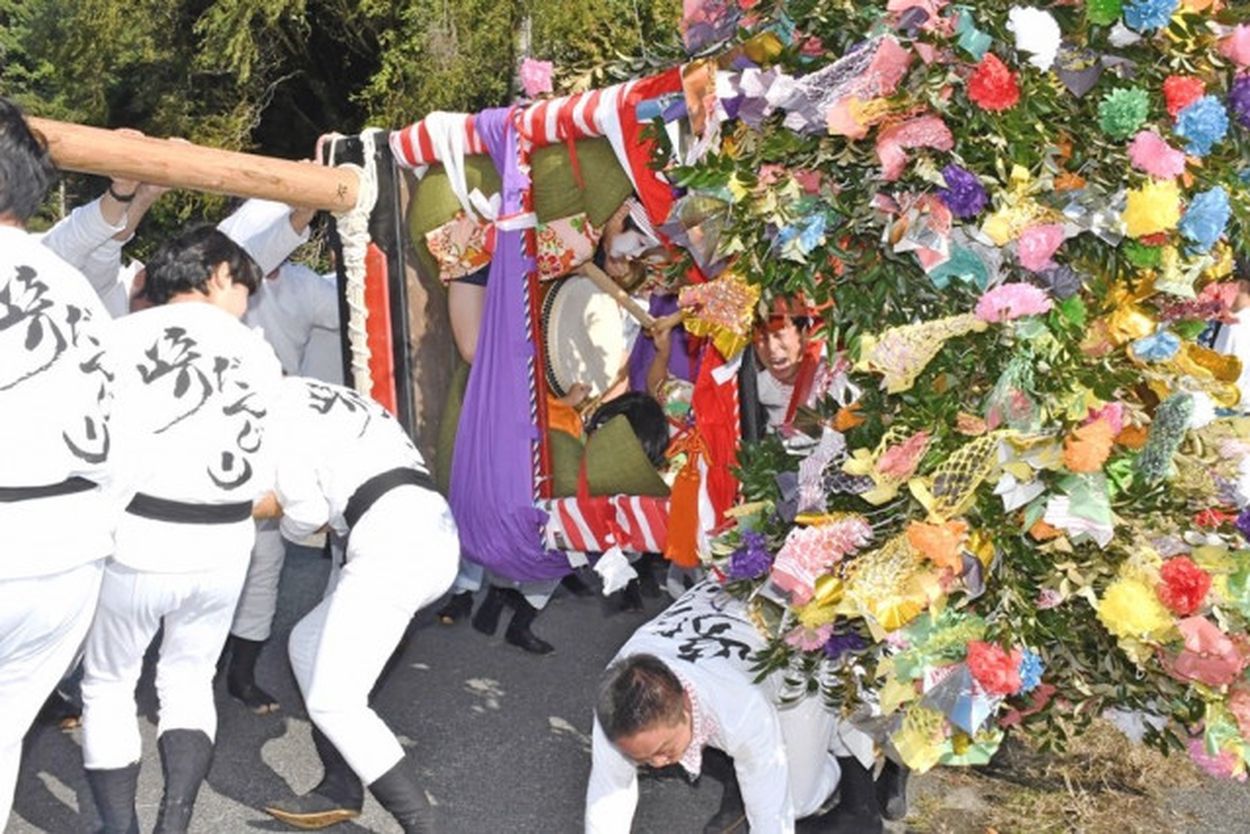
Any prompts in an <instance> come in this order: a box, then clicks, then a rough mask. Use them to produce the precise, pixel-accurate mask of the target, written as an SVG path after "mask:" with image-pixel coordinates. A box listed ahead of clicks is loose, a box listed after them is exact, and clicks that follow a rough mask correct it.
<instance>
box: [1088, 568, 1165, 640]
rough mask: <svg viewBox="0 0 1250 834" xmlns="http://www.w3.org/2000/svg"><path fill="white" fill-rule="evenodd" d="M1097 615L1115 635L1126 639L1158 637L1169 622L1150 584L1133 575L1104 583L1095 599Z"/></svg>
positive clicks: (1159, 637) (1156, 638)
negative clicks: (1102, 589)
mask: <svg viewBox="0 0 1250 834" xmlns="http://www.w3.org/2000/svg"><path fill="white" fill-rule="evenodd" d="M1098 619H1100V620H1102V623H1103V625H1105V626H1106V627H1107V630H1108V631H1110V632H1111V633H1112V634H1114V635H1115V636H1116V637H1120V638H1126V639H1129V640H1159V639H1161V638H1162V637H1163V636H1164V635H1165V634H1167V632H1168V631H1169V630H1170V629H1171V628H1172V622H1173V618H1172V615H1171V614H1170V613H1168V610H1167V609H1166V608H1164V607H1163V603H1161V602H1159V598H1158V597H1157V596H1156V595H1155V591H1154V588H1152V587H1151V586H1150V585H1149V584H1147V583H1146V582H1145V581H1144V580H1142V579H1140V578H1137V577H1132V578H1125V579H1117V580H1116V581H1115V582H1113V583H1111V585H1110V586H1108V587H1107V590H1106V591H1105V592H1104V593H1103V595H1102V600H1101V601H1100V602H1099V603H1098Z"/></svg>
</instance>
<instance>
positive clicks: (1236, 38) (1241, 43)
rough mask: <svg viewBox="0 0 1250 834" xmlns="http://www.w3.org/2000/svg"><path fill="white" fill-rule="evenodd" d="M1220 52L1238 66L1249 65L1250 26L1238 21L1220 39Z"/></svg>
mask: <svg viewBox="0 0 1250 834" xmlns="http://www.w3.org/2000/svg"><path fill="white" fill-rule="evenodd" d="M1220 54H1221V55H1223V56H1224V57H1225V58H1227V59H1228V60H1230V61H1232V62H1233V63H1234V64H1236V65H1237V66H1239V67H1250V26H1247V25H1246V24H1244V23H1239V24H1237V25H1236V26H1235V27H1233V31H1232V32H1230V33H1229V35H1228V37H1226V38H1224V40H1222V41H1220Z"/></svg>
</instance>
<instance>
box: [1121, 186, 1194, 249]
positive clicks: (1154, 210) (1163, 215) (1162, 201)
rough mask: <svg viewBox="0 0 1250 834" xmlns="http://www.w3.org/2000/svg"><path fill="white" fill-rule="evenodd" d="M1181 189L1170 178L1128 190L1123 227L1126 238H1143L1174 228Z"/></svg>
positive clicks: (1178, 210)
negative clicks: (1127, 235) (1126, 233)
mask: <svg viewBox="0 0 1250 834" xmlns="http://www.w3.org/2000/svg"><path fill="white" fill-rule="evenodd" d="M1180 219H1181V192H1180V188H1178V187H1177V185H1176V182H1175V181H1174V180H1166V181H1163V182H1150V183H1146V184H1145V185H1143V186H1142V187H1141V188H1137V189H1134V190H1132V191H1130V192H1129V193H1128V198H1127V204H1126V205H1125V208H1124V226H1125V229H1126V230H1127V231H1128V234H1129V237H1137V238H1141V237H1147V236H1149V235H1156V234H1159V233H1160V232H1167V231H1170V230H1172V229H1174V228H1176V224H1177V223H1178V222H1180Z"/></svg>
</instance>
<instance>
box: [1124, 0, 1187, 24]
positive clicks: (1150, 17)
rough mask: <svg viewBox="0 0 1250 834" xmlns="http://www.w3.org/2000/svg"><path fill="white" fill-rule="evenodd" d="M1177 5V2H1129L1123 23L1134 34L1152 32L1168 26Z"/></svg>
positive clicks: (1132, 0) (1159, 0)
mask: <svg viewBox="0 0 1250 834" xmlns="http://www.w3.org/2000/svg"><path fill="white" fill-rule="evenodd" d="M1178 4H1179V3H1178V0H1130V2H1129V4H1128V5H1127V6H1125V7H1124V22H1125V23H1126V24H1128V27H1129V28H1130V29H1132V30H1134V31H1136V32H1154V31H1155V30H1157V29H1162V28H1163V27H1164V26H1167V25H1168V22H1169V21H1171V19H1172V14H1173V13H1174V12H1175V11H1176V7H1177V5H1178Z"/></svg>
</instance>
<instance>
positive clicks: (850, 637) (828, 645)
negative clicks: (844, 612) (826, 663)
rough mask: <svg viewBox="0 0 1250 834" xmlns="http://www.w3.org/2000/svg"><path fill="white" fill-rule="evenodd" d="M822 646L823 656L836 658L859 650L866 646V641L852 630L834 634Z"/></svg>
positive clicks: (831, 658)
mask: <svg viewBox="0 0 1250 834" xmlns="http://www.w3.org/2000/svg"><path fill="white" fill-rule="evenodd" d="M823 648H824V652H825V657H828V658H829V659H830V660H837V659H838V658H840V657H842V656H843V655H845V654H853V653H855V652H861V651H863V650H864V649H866V648H868V641H867V640H865V639H864V638H863V637H862V636H861V635H860V634H859V633H858V632H855V631H852V632H850V633H849V634H834V635H833V636H831V637H830V638H829V639H828V641H826V642H825V645H824V647H823Z"/></svg>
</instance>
